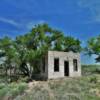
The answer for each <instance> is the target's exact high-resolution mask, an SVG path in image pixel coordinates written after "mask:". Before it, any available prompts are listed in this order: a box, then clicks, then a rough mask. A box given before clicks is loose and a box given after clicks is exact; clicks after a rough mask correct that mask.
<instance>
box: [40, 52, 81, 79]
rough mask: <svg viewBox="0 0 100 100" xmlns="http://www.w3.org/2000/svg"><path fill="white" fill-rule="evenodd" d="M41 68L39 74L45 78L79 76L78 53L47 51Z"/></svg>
mask: <svg viewBox="0 0 100 100" xmlns="http://www.w3.org/2000/svg"><path fill="white" fill-rule="evenodd" d="M41 70H42V71H41V75H43V76H44V77H45V78H47V79H56V78H63V77H65V76H69V77H78V76H81V63H80V54H79V53H73V52H61V51H60V52H59V51H48V53H47V54H46V56H45V60H44V64H43V67H42V69H41Z"/></svg>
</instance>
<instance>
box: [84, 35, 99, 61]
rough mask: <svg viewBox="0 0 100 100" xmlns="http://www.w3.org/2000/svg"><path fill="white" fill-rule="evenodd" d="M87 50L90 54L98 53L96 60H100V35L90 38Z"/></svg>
mask: <svg viewBox="0 0 100 100" xmlns="http://www.w3.org/2000/svg"><path fill="white" fill-rule="evenodd" d="M85 51H86V53H87V54H88V55H90V56H91V55H93V54H94V55H96V56H97V57H96V59H95V60H96V62H100V35H99V36H97V37H93V38H91V39H89V40H88V42H87V47H86V48H85Z"/></svg>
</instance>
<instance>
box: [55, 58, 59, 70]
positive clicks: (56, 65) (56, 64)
mask: <svg viewBox="0 0 100 100" xmlns="http://www.w3.org/2000/svg"><path fill="white" fill-rule="evenodd" d="M54 71H55V72H58V71H59V58H55V59H54Z"/></svg>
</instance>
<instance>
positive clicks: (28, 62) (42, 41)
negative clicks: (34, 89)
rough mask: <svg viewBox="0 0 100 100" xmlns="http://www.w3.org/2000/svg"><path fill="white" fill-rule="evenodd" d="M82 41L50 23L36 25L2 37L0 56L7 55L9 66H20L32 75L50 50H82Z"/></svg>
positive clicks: (22, 70)
mask: <svg viewBox="0 0 100 100" xmlns="http://www.w3.org/2000/svg"><path fill="white" fill-rule="evenodd" d="M80 44H81V42H80V41H79V40H78V39H74V38H73V37H69V36H64V34H63V32H61V31H59V30H56V29H52V28H51V27H49V26H48V24H38V25H35V26H34V27H33V28H32V30H31V31H30V32H29V33H26V34H24V35H21V36H17V37H16V39H14V40H12V39H11V38H9V37H4V38H2V39H0V50H1V51H2V52H0V56H1V57H2V56H4V57H6V61H5V64H6V65H7V66H8V67H14V68H16V67H17V68H19V70H20V71H21V72H22V73H23V74H24V75H27V76H29V77H30V78H31V77H32V75H33V73H35V72H36V70H38V71H39V69H40V65H39V62H40V59H42V58H43V56H44V55H45V53H46V52H47V51H48V50H56V51H66V52H68V51H73V52H80V51H81V46H80Z"/></svg>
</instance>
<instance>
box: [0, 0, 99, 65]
mask: <svg viewBox="0 0 100 100" xmlns="http://www.w3.org/2000/svg"><path fill="white" fill-rule="evenodd" d="M44 22H46V23H48V24H49V25H50V26H51V27H54V28H57V29H59V30H62V31H63V32H64V33H65V35H71V36H73V37H76V38H79V39H80V40H81V41H82V46H85V45H86V41H87V40H88V38H90V37H93V36H97V35H99V34H100V0H0V37H3V36H5V35H8V36H11V37H15V36H17V35H20V34H24V33H26V32H29V31H30V30H31V28H32V27H33V26H34V25H35V24H38V23H44ZM93 58H94V57H87V56H82V63H86V64H88V63H94V62H95V61H94V60H93Z"/></svg>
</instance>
